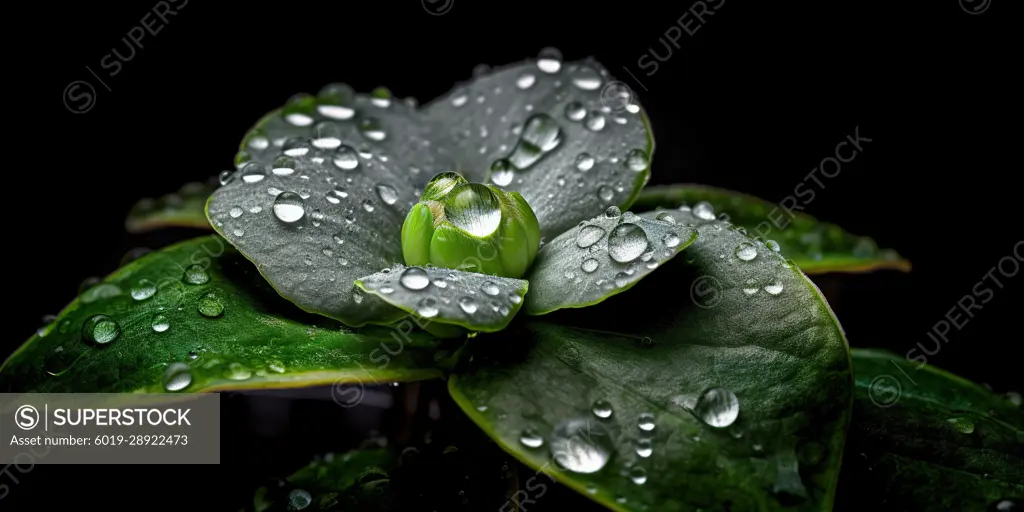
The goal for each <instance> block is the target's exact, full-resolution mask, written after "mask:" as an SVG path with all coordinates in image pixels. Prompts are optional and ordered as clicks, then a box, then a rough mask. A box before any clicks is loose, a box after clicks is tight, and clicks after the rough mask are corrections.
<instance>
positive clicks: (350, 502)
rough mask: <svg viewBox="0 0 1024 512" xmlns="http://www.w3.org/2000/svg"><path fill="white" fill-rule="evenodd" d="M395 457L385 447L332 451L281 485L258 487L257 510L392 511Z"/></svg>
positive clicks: (258, 511)
mask: <svg viewBox="0 0 1024 512" xmlns="http://www.w3.org/2000/svg"><path fill="white" fill-rule="evenodd" d="M394 462H395V456H394V454H393V453H391V452H390V451H389V450H387V449H385V448H367V449H361V450H353V451H350V452H347V453H345V454H342V455H337V454H328V455H326V456H324V457H322V458H319V459H317V460H314V461H313V462H311V463H310V464H309V465H308V466H306V467H304V468H302V469H300V470H298V471H296V472H295V473H294V474H292V475H291V476H289V477H288V478H286V479H285V480H283V481H280V482H279V484H278V485H268V486H263V487H260V488H259V489H257V490H256V496H255V497H254V498H253V508H254V510H255V512H264V511H266V510H281V511H283V510H308V511H310V512H313V511H321V510H351V511H356V510H359V511H370V510H381V511H384V510H391V507H390V506H389V502H390V501H391V498H389V497H388V488H389V487H390V484H391V481H390V480H391V477H390V471H391V469H392V467H393V465H394Z"/></svg>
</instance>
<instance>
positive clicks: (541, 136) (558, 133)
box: [508, 114, 565, 170]
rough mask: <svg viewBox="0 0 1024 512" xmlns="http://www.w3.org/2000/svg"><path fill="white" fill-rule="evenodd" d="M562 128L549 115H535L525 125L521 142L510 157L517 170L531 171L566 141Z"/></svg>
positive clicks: (520, 137)
mask: <svg viewBox="0 0 1024 512" xmlns="http://www.w3.org/2000/svg"><path fill="white" fill-rule="evenodd" d="M564 137H565V134H564V133H563V132H562V127H561V126H560V125H559V124H558V121H555V120H554V119H553V118H552V117H551V116H549V115H547V114H534V115H532V116H530V118H529V119H527V120H526V122H525V123H524V124H523V130H522V132H521V133H520V135H519V142H518V143H516V147H515V148H513V149H512V153H511V154H510V155H509V156H508V161H509V163H511V164H512V166H513V167H515V168H516V169H520V170H524V169H529V168H530V166H532V165H533V164H535V163H537V161H538V160H540V159H541V158H542V157H544V156H545V155H547V154H548V153H550V152H552V151H554V150H555V148H557V147H558V146H559V145H560V144H561V143H562V140H563V139H564Z"/></svg>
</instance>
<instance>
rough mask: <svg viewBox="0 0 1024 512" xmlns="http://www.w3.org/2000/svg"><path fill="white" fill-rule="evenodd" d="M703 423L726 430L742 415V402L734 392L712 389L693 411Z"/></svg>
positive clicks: (706, 392) (703, 396)
mask: <svg viewBox="0 0 1024 512" xmlns="http://www.w3.org/2000/svg"><path fill="white" fill-rule="evenodd" d="M693 412H694V414H696V415H697V417H698V418H700V420H701V421H703V422H704V423H707V424H708V425H710V426H712V427H716V428H725V427H728V426H729V425H732V424H733V422H735V421H736V417H737V416H739V414H740V401H739V400H737V399H736V395H735V394H733V392H732V391H729V390H728V389H724V388H711V389H709V390H707V391H705V392H704V393H703V394H701V396H700V399H698V400H697V405H696V407H694V410H693Z"/></svg>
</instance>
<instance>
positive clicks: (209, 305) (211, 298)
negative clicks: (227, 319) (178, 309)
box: [197, 292, 224, 318]
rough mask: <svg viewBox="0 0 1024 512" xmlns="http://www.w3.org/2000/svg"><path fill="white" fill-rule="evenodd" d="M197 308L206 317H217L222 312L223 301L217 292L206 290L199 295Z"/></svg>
mask: <svg viewBox="0 0 1024 512" xmlns="http://www.w3.org/2000/svg"><path fill="white" fill-rule="evenodd" d="M197 309H198V310H199V313H200V314H201V315H203V316H205V317H207V318H217V317H219V316H221V315H223V314H224V301H223V300H222V299H221V298H220V294H218V293H217V292H206V293H204V294H203V296H202V297H199V304H198V306H197Z"/></svg>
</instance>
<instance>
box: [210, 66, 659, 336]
mask: <svg viewBox="0 0 1024 512" xmlns="http://www.w3.org/2000/svg"><path fill="white" fill-rule="evenodd" d="M542 60H543V62H542ZM554 62H555V61H554V60H552V59H551V58H549V57H545V59H538V60H537V61H528V62H524V63H520V64H516V65H512V66H509V67H506V68H502V69H500V70H498V71H495V72H493V73H490V74H487V75H483V76H478V77H477V78H475V80H474V81H473V83H471V84H464V85H461V86H459V87H458V88H457V89H456V91H455V92H453V93H450V94H449V95H447V96H445V97H443V98H440V99H438V100H437V101H435V102H434V103H432V104H431V105H429V106H428V107H426V108H424V109H422V110H421V111H417V110H416V109H415V108H414V102H410V101H398V100H397V99H395V98H392V97H391V95H390V93H388V92H387V91H386V89H378V90H376V91H374V93H372V94H370V95H365V94H355V93H354V92H353V91H352V90H351V88H349V87H348V86H345V85H344V84H333V85H329V86H327V87H325V88H324V89H323V90H322V91H320V93H319V94H318V95H317V96H315V97H314V96H310V95H298V96H296V97H294V98H292V99H291V100H290V101H289V102H288V104H287V105H285V107H284V108H282V109H279V110H276V111H274V112H271V113H270V114H268V115H266V116H265V117H264V118H263V119H262V120H260V121H259V122H258V123H257V125H256V126H255V128H253V130H252V131H250V133H249V134H248V135H247V136H246V137H245V139H244V140H243V141H242V146H241V150H240V152H239V153H238V155H237V156H236V158H235V164H236V167H237V168H238V170H237V172H236V173H235V175H234V176H226V177H225V178H226V179H225V180H223V181H224V182H225V183H226V184H225V185H223V186H222V187H221V188H220V189H219V190H217V191H216V192H215V193H214V195H213V197H212V198H211V200H210V202H209V203H208V207H207V215H208V217H209V218H210V220H211V222H212V224H213V226H214V229H216V230H217V232H218V233H220V234H221V235H223V236H224V237H225V238H226V239H227V240H228V241H229V242H231V243H232V244H233V245H235V246H236V247H237V248H238V249H239V251H240V252H241V253H242V254H243V255H245V256H246V257H247V258H249V259H251V260H252V261H253V262H255V263H256V266H257V268H259V269H260V272H261V273H263V275H264V276H265V277H266V278H267V280H269V281H270V282H271V283H272V284H273V286H274V287H275V289H277V290H278V291H279V292H280V293H281V295H283V296H284V297H285V298H287V299H288V300H291V301H292V302H294V303H296V304H297V305H298V306H299V307H301V308H302V309H304V310H306V311H310V312H315V313H319V314H323V315H326V316H329V317H331V318H335V319H337V320H340V321H342V322H344V323H346V324H348V325H351V326H361V325H364V324H366V323H381V324H384V323H389V322H392V321H394V320H396V319H397V318H400V317H401V314H402V312H401V311H399V310H397V309H395V308H393V307H390V306H388V305H387V304H385V303H384V302H383V301H381V300H379V299H376V298H373V297H371V298H369V299H368V300H366V301H363V302H361V303H359V302H357V297H356V296H353V290H352V288H351V286H350V285H351V283H352V282H354V281H355V280H356V279H358V278H359V277H361V276H364V275H368V274H370V273H373V272H376V271H378V270H380V269H382V268H387V267H390V266H391V265H392V264H395V263H399V262H402V261H403V259H402V248H401V227H402V221H403V219H404V218H405V215H406V213H407V212H408V211H409V209H410V208H411V206H412V205H413V204H414V203H415V202H416V194H417V192H418V191H419V190H420V189H421V188H422V187H423V185H425V184H426V183H427V181H428V180H429V179H430V178H432V177H433V176H434V175H436V174H437V173H438V172H439V171H453V170H454V171H458V172H459V173H461V174H462V175H463V176H465V177H466V178H467V179H468V180H469V181H471V182H482V181H484V178H485V177H486V176H487V173H488V172H489V171H490V169H491V168H492V167H491V166H492V163H493V162H494V161H496V160H498V159H501V158H503V157H508V159H509V161H510V162H511V163H510V164H509V165H513V164H514V165H515V166H516V167H517V169H516V170H515V172H513V173H511V174H508V175H507V177H508V178H509V179H508V181H507V182H505V181H504V180H502V179H497V180H495V179H494V178H495V176H494V175H493V174H492V179H491V181H492V182H494V183H496V184H498V185H502V186H503V187H505V188H506V189H508V190H511V191H519V192H521V193H522V195H523V196H524V197H525V198H526V200H527V201H528V202H529V204H530V206H531V207H532V208H533V210H534V212H535V213H536V217H537V219H538V221H539V224H540V229H541V236H547V237H548V238H552V237H554V236H555V235H558V234H560V233H561V232H562V231H565V230H566V229H568V228H570V227H571V226H573V225H575V224H576V223H578V222H579V221H582V220H584V219H589V218H591V217H593V216H594V215H597V214H599V213H600V212H602V211H604V210H605V208H607V206H608V205H619V206H620V207H623V208H625V207H628V205H629V204H630V203H631V202H632V201H633V200H634V199H635V198H636V195H637V194H638V193H639V190H640V188H641V187H642V186H643V184H644V183H646V181H647V179H648V177H649V169H648V167H649V160H650V155H651V152H652V151H653V139H652V138H651V134H650V130H649V127H648V123H647V120H646V117H645V116H644V114H643V113H642V111H641V109H640V107H639V105H637V104H636V103H635V102H634V101H633V98H632V97H631V95H630V94H629V92H628V89H626V88H624V86H623V85H622V84H621V82H613V81H611V78H610V77H609V76H608V75H607V72H606V71H604V69H603V68H601V67H600V66H599V65H598V64H597V63H596V62H590V61H587V62H584V63H566V64H562V63H561V61H560V59H559V60H558V61H557V64H552V63H554ZM541 67H543V68H545V69H547V70H549V71H550V72H546V71H544V70H542V69H541ZM556 67H557V70H556V69H555V68H556ZM526 74H530V75H532V76H533V79H532V83H531V84H530V86H528V87H527V86H526V85H525V82H523V81H522V79H523V77H524V75H526ZM463 93H465V94H467V95H468V94H472V97H470V96H466V97H465V101H462V100H460V99H459V98H461V95H462V94H463ZM459 105H461V106H459ZM542 115H543V116H547V117H542ZM577 162H579V165H577ZM284 192H290V194H288V195H286V196H284V200H285V201H284V202H285V205H284V207H285V208H287V210H286V211H290V212H295V213H296V216H297V213H298V212H300V211H301V212H302V213H303V215H302V216H301V217H300V218H298V219H295V220H293V221H292V222H282V221H281V220H280V217H278V216H275V215H274V213H273V212H274V208H272V207H273V205H274V204H275V201H277V199H276V198H280V197H281V195H282V193H284ZM295 194H297V195H298V196H299V199H296V198H295ZM336 240H343V241H344V244H339V243H337V241H336Z"/></svg>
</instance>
